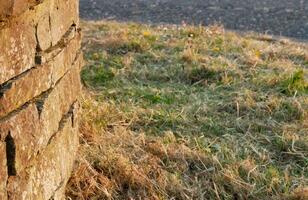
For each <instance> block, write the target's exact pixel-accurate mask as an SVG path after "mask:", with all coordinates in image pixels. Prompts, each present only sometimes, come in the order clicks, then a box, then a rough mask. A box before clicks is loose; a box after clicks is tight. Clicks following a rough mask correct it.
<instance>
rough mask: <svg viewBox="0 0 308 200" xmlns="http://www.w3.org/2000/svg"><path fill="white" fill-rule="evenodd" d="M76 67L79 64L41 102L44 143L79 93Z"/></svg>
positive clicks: (75, 65) (76, 64)
mask: <svg viewBox="0 0 308 200" xmlns="http://www.w3.org/2000/svg"><path fill="white" fill-rule="evenodd" d="M78 67H79V62H77V63H75V64H74V68H73V69H72V70H70V71H69V72H68V73H67V74H66V75H65V76H64V77H63V78H62V79H61V81H60V82H59V83H58V84H57V86H56V87H55V88H54V89H53V91H52V92H51V93H49V94H48V95H46V97H45V98H44V99H42V100H41V101H42V103H41V109H42V112H41V114H40V119H41V121H42V124H43V127H44V129H43V130H42V131H43V132H42V133H41V134H42V135H44V137H45V140H44V142H45V143H46V142H47V141H48V138H50V136H51V135H50V133H54V132H55V131H56V130H57V129H58V123H59V121H60V120H61V118H62V115H63V113H65V112H67V110H68V109H69V107H70V105H71V104H72V102H74V101H76V100H77V97H78V95H79V94H80V92H81V85H80V77H79V69H78Z"/></svg>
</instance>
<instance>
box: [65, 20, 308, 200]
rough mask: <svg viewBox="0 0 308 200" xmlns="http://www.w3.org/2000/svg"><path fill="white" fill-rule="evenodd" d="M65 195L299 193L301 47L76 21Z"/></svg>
mask: <svg viewBox="0 0 308 200" xmlns="http://www.w3.org/2000/svg"><path fill="white" fill-rule="evenodd" d="M83 27H84V33H85V37H84V42H83V48H84V52H85V58H86V60H87V63H88V64H87V66H86V67H85V68H84V69H83V71H82V73H81V76H82V80H83V83H84V85H85V90H84V95H83V103H82V104H83V105H82V106H83V112H82V120H81V128H80V130H81V133H82V137H81V139H80V140H81V146H80V150H79V157H78V161H77V166H76V168H75V170H74V173H73V175H72V178H71V180H70V182H69V185H68V188H67V195H68V197H70V198H72V199H221V200H222V199H303V200H304V199H307V198H308V79H307V78H308V77H307V73H308V47H307V46H306V45H305V44H300V43H295V42H292V41H288V40H285V39H284V40H275V39H272V38H270V37H269V36H264V35H256V34H246V35H242V36H240V35H238V34H235V33H232V32H228V31H225V30H224V29H223V28H222V27H219V26H212V27H202V26H167V25H166V26H148V25H140V24H134V23H118V22H106V21H102V22H95V23H94V22H87V23H84V24H83Z"/></svg>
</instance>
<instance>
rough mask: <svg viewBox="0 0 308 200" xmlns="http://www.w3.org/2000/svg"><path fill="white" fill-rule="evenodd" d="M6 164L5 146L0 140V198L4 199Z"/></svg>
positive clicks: (5, 195)
mask: <svg viewBox="0 0 308 200" xmlns="http://www.w3.org/2000/svg"><path fill="white" fill-rule="evenodd" d="M7 178H8V175H7V165H6V146H5V143H4V142H0V188H1V189H0V199H3V200H6V199H7V194H6V182H7Z"/></svg>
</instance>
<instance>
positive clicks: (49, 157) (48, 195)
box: [8, 104, 78, 200]
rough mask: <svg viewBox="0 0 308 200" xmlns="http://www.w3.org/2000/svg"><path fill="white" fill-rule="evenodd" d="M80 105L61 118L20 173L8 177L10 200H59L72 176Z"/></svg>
mask: <svg viewBox="0 0 308 200" xmlns="http://www.w3.org/2000/svg"><path fill="white" fill-rule="evenodd" d="M77 110H78V106H77V104H76V105H75V107H74V108H73V109H72V111H71V112H70V113H69V114H68V115H66V116H65V117H64V118H63V119H62V121H61V127H60V129H59V131H58V132H56V134H55V135H54V137H53V138H52V139H51V141H50V143H49V144H48V146H47V147H46V148H45V149H44V150H43V151H41V152H40V154H39V155H38V156H37V158H35V159H33V160H32V163H31V165H30V166H29V167H28V168H26V169H25V170H24V171H23V172H22V173H21V174H20V175H19V176H15V177H10V178H9V180H8V194H9V197H10V198H11V199H24V200H27V199H42V200H43V199H55V200H56V199H59V200H60V198H62V197H63V193H62V192H63V190H64V189H63V188H65V185H66V183H67V181H68V177H69V176H70V173H71V170H72V167H73V163H74V157H75V155H76V152H77V147H78V125H77V123H75V122H76V121H78V117H77V116H78V113H77Z"/></svg>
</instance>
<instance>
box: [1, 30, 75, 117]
mask: <svg viewBox="0 0 308 200" xmlns="http://www.w3.org/2000/svg"><path fill="white" fill-rule="evenodd" d="M79 47H80V34H76V36H75V38H73V39H72V40H70V41H68V43H67V44H66V45H65V47H63V48H61V51H59V52H57V55H55V56H54V57H53V59H52V60H50V61H48V62H47V63H45V64H43V65H37V66H36V67H35V68H32V69H30V70H28V71H27V72H26V73H24V74H23V76H21V77H20V78H18V79H14V80H11V81H9V82H7V83H5V84H3V86H2V88H3V89H2V92H1V89H0V93H1V95H0V117H3V116H5V115H7V114H8V113H9V112H12V111H13V110H15V109H17V108H18V107H20V106H22V105H23V104H25V103H26V102H28V101H29V100H30V99H32V98H33V97H36V96H38V95H39V94H41V93H42V92H44V91H47V90H48V89H49V88H51V87H53V86H54V85H55V83H56V82H57V81H58V80H59V79H60V78H61V77H62V76H63V75H64V74H65V73H66V72H67V71H68V70H69V69H70V68H71V67H72V63H73V62H74V59H75V57H76V54H77V52H78V51H79Z"/></svg>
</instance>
